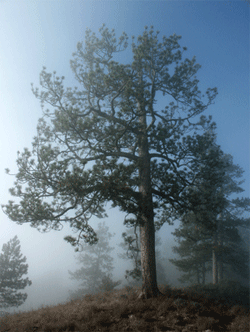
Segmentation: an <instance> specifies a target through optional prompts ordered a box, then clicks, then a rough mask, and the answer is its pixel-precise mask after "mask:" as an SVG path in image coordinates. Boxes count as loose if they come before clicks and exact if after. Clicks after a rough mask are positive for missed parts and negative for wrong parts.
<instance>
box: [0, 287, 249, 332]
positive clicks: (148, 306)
mask: <svg viewBox="0 0 250 332" xmlns="http://www.w3.org/2000/svg"><path fill="white" fill-rule="evenodd" d="M159 289H160V290H161V292H162V293H163V294H164V296H163V297H159V298H155V299H147V300H143V299H138V298H137V297H138V292H139V288H129V287H126V288H123V289H121V290H117V291H113V292H111V293H100V294H98V295H86V296H85V297H84V298H82V299H81V300H74V301H71V302H68V303H64V304H59V305H57V306H54V307H45V308H40V309H38V310H34V311H30V312H19V313H15V314H12V315H9V316H6V317H2V318H0V332H3V331H11V332H14V331H18V332H22V331H27V332H31V331H32V332H33V331H36V332H40V331H41V332H45V331H46V332H52V331H87V332H88V331H114V332H122V331H142V332H146V331H152V332H153V331H154V332H158V331H168V332H174V331H182V332H188V331H192V332H194V331H202V332H205V331H206V332H214V331H216V332H217V331H223V332H227V331H231V332H249V331H250V325H249V322H250V309H249V289H248V288H241V287H238V286H237V285H236V284H235V285H234V284H231V285H229V286H228V285H227V286H226V287H222V286H221V287H220V288H219V287H218V286H214V285H211V284H210V285H206V286H203V287H202V286H199V285H195V286H192V287H186V288H179V289H178V288H171V287H170V286H164V287H163V286H160V287H159Z"/></svg>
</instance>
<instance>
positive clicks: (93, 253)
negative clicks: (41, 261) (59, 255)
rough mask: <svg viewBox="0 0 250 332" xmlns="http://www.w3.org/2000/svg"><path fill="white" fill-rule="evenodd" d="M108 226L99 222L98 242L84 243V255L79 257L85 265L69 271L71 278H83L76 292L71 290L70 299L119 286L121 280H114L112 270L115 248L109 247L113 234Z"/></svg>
mask: <svg viewBox="0 0 250 332" xmlns="http://www.w3.org/2000/svg"><path fill="white" fill-rule="evenodd" d="M108 229H109V228H108V227H106V226H105V222H103V223H99V224H98V230H97V232H96V233H97V235H98V239H99V240H98V243H97V244H95V245H89V244H86V243H84V244H83V245H82V247H83V251H84V253H85V254H84V255H82V254H81V255H80V256H78V257H77V259H78V260H79V262H80V263H82V264H83V265H84V266H83V267H82V268H81V269H80V270H77V271H75V272H74V273H72V272H70V271H68V272H69V274H70V275H71V276H72V277H71V278H70V279H76V280H83V282H82V284H81V286H83V288H81V289H78V290H77V291H76V292H70V293H71V295H70V299H71V300H72V299H78V298H81V297H83V296H84V295H86V294H97V293H99V292H101V291H111V290H113V289H114V288H115V287H116V286H118V285H119V284H120V283H121V281H117V282H114V281H112V273H111V271H112V270H113V269H114V267H113V263H112V262H113V260H114V258H113V257H111V256H110V252H111V251H112V250H113V249H114V248H111V247H109V239H110V238H111V237H112V236H113V235H112V234H111V233H108Z"/></svg>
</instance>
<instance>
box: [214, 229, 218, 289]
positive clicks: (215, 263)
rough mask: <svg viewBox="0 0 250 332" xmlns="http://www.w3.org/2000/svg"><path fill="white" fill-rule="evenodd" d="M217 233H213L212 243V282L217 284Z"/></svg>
mask: <svg viewBox="0 0 250 332" xmlns="http://www.w3.org/2000/svg"><path fill="white" fill-rule="evenodd" d="M217 245H218V244H217V233H215V235H214V245H213V284H214V285H217V284H218V265H217V252H216V249H217Z"/></svg>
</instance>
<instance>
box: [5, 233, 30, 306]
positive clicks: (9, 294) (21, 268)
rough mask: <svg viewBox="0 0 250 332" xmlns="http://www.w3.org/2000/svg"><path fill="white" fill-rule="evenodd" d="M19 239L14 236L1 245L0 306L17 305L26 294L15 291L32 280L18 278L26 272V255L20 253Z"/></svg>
mask: <svg viewBox="0 0 250 332" xmlns="http://www.w3.org/2000/svg"><path fill="white" fill-rule="evenodd" d="M19 243H20V241H19V240H18V239H17V236H15V237H14V238H13V239H11V240H10V241H9V242H8V243H7V244H4V245H3V247H2V251H3V254H1V255H0V308H9V307H19V306H20V305H22V304H23V303H24V302H25V301H26V299H27V296H28V295H27V294H26V293H25V294H22V293H17V292H16V291H17V290H19V289H24V288H25V287H26V286H27V285H29V286H30V285H31V284H32V282H31V281H30V280H28V278H26V279H20V277H21V276H22V275H23V274H27V273H28V272H27V271H28V264H22V263H24V262H26V257H25V256H24V257H23V258H21V257H22V254H21V253H20V247H21V246H20V245H19Z"/></svg>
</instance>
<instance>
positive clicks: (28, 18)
mask: <svg viewBox="0 0 250 332" xmlns="http://www.w3.org/2000/svg"><path fill="white" fill-rule="evenodd" d="M249 8H250V4H249V3H248V2H246V1H243V0H238V1H126V0H123V1H118V0H117V1H109V0H99V1H94V0H90V1H86V0H85V1H81V0H79V1H78V0H74V1H67V0H66V1H65V0H57V1H56V0H55V1H41V0H32V1H28V0H26V1H25V0H23V1H20V0H16V1H13V0H9V1H7V0H3V1H0V45H1V51H0V115H1V118H0V119H1V121H0V151H1V161H0V183H1V188H0V204H5V203H7V201H8V200H9V199H12V197H11V195H10V194H9V192H8V189H9V188H11V187H12V186H13V181H14V177H11V176H8V175H7V174H5V171H4V169H5V168H9V169H10V171H11V172H10V173H15V172H16V171H17V166H16V158H17V151H23V149H24V147H28V148H30V147H31V142H32V138H33V137H34V136H35V135H36V126H37V122H38V119H39V118H40V117H41V116H42V111H41V107H40V103H39V100H37V99H36V98H35V96H34V95H33V94H32V92H31V86H30V84H31V83H34V86H35V87H39V74H40V72H41V70H42V67H43V66H46V68H47V71H48V72H53V71H54V70H56V71H57V74H58V76H65V78H66V79H65V81H64V82H65V85H66V86H69V87H74V86H75V85H76V84H77V83H76V81H75V79H74V75H73V73H72V71H71V69H70V65H69V61H70V59H72V53H73V52H75V51H76V44H77V42H79V41H84V34H85V30H86V28H87V27H88V28H90V29H91V30H92V31H94V32H95V33H96V34H98V29H99V28H100V27H101V26H102V24H103V23H105V24H106V26H107V27H108V28H109V29H112V28H114V29H115V31H116V34H117V37H119V36H120V35H121V34H122V32H123V31H125V32H126V33H127V35H128V36H129V41H130V42H131V36H132V35H134V36H135V37H137V36H138V35H139V34H142V33H143V31H144V26H145V25H148V26H150V25H153V26H154V27H155V31H156V30H159V31H160V35H159V39H160V38H161V37H162V36H163V35H166V36H167V37H168V36H170V35H172V34H173V33H176V34H177V35H181V36H182V39H181V40H180V45H181V46H186V47H187V48H188V51H187V52H185V53H184V58H186V57H187V58H189V59H191V58H192V57H193V56H194V55H195V56H196V59H197V63H199V64H200V65H201V66H202V68H201V69H200V70H199V71H198V75H197V78H198V79H199V80H200V84H199V87H200V90H201V91H202V92H205V91H206V89H207V88H208V87H210V88H213V87H217V88H218V92H219V94H218V96H217V97H216V99H215V104H214V105H211V106H210V107H209V108H208V110H206V112H205V113H204V114H205V115H209V114H211V115H212V116H213V120H214V121H215V122H216V124H217V133H218V140H217V143H218V144H219V145H221V148H222V150H223V151H224V152H225V153H229V154H231V155H232V156H233V157H234V163H235V164H239V165H240V166H241V167H242V168H243V169H244V170H245V174H244V179H245V180H246V182H245V183H244V184H242V188H243V189H245V192H244V193H243V196H244V197H249V160H250V159H249V151H250V149H249V124H250V123H249V54H250V50H249V22H250V20H249V11H250V9H249ZM129 47H130V46H129ZM128 50H129V51H130V48H128ZM127 54H128V55H129V56H131V53H129V52H128V53H127ZM161 104H164V100H163V99H162V100H161ZM166 104H167V102H166ZM107 212H108V215H109V218H108V219H107V220H106V219H105V221H106V225H107V226H109V232H110V233H116V237H115V238H114V240H113V241H111V243H110V245H111V246H114V245H116V244H118V243H120V242H121V241H122V237H121V234H122V232H124V231H126V228H125V227H124V226H123V218H124V215H123V214H121V213H119V211H117V210H108V211H107ZM100 221H103V220H98V219H97V220H93V222H92V223H91V225H92V226H94V227H96V228H97V224H98V222H100ZM0 223H1V233H0V250H1V248H2V245H3V244H4V243H7V242H8V241H9V240H10V239H12V238H13V237H14V236H15V235H17V236H18V239H19V240H20V242H21V243H20V244H21V253H22V254H23V255H24V256H26V257H27V263H28V265H29V269H28V275H27V276H28V277H29V279H30V280H32V282H33V284H32V285H31V286H30V287H26V289H24V292H27V294H28V298H27V300H26V302H25V304H24V305H23V306H22V307H19V308H18V309H17V310H19V309H20V310H24V309H25V310H28V309H30V307H33V308H36V307H40V305H42V304H44V305H47V304H48V305H49V304H56V303H60V302H62V301H64V300H66V298H67V297H68V295H69V294H68V292H67V291H68V290H73V289H76V288H77V287H76V285H78V283H76V284H75V283H74V282H73V281H71V280H69V274H68V270H70V271H72V272H73V271H75V270H76V269H77V268H79V267H78V265H77V263H76V260H75V256H76V253H75V252H74V248H73V247H72V246H71V245H70V244H68V243H67V242H66V241H64V240H63V237H64V236H66V235H71V234H74V233H73V232H72V230H71V229H70V228H69V227H68V226H67V225H65V226H64V228H63V230H62V231H58V232H56V231H53V230H52V231H50V232H49V233H46V234H43V233H39V232H38V230H37V229H36V228H31V227H30V225H28V224H27V225H17V224H16V223H14V222H12V221H10V220H8V218H7V216H6V215H5V214H4V213H3V212H2V211H1V210H0ZM178 226H179V224H177V223H176V224H175V225H174V226H171V227H170V226H169V225H168V224H166V225H164V226H163V228H162V230H161V231H160V235H161V238H162V242H163V246H164V248H167V250H166V252H165V254H166V258H171V257H173V254H172V252H171V246H173V245H174V238H173V236H172V235H171V232H173V231H174V229H175V228H177V227H178ZM116 252H122V251H121V250H120V249H119V250H118V251H116ZM114 257H115V258H116V259H117V257H116V256H115V255H114ZM124 263H125V261H117V262H115V264H116V269H115V270H114V275H115V278H114V279H115V280H117V279H122V278H123V276H124V274H125V269H126V268H128V267H130V265H128V266H126V265H125V264H124ZM174 271H175V269H174V268H173V270H171V271H169V270H168V271H167V273H168V275H167V278H168V279H169V280H171V281H172V280H174V279H176V277H173V273H174ZM25 277H26V276H25Z"/></svg>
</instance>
